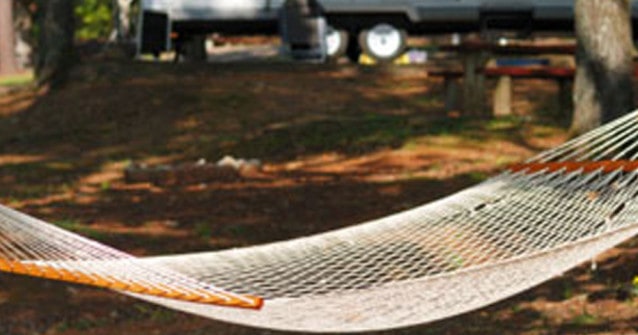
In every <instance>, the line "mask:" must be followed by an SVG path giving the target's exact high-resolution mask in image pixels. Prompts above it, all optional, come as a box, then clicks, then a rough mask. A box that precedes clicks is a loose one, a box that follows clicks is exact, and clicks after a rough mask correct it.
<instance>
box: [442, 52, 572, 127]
mask: <svg viewBox="0 0 638 335" xmlns="http://www.w3.org/2000/svg"><path fill="white" fill-rule="evenodd" d="M439 49H440V50H442V51H447V52H455V53H457V54H459V56H460V58H461V62H462V68H451V69H439V70H433V71H431V72H430V75H432V76H440V77H443V78H444V79H445V105H446V108H447V109H448V110H451V109H461V110H463V111H464V112H466V113H468V114H475V115H476V114H478V115H482V114H483V111H484V110H485V109H486V103H485V90H486V89H485V79H486V77H493V78H497V80H498V82H497V85H496V90H495V92H494V104H493V106H492V111H493V113H494V114H495V115H507V114H511V96H512V79H513V78H538V79H548V80H554V81H556V82H557V84H558V86H559V97H558V99H559V108H561V110H565V109H566V108H567V107H568V106H569V101H570V99H571V98H570V96H571V94H570V92H571V90H570V86H571V85H570V84H571V82H572V79H573V77H574V73H575V69H574V68H572V67H567V66H551V65H543V66H535V67H525V66H512V65H509V66H494V67H487V64H488V61H489V60H491V59H493V58H495V57H497V56H501V55H507V56H514V57H525V56H539V55H573V54H574V53H575V51H576V46H575V44H571V43H570V44H547V45H533V44H506V45H501V44H494V43H487V42H482V41H472V40H470V41H465V42H463V43H460V44H454V45H452V44H451V45H443V46H440V47H439ZM459 78H463V86H462V92H461V94H462V99H459V98H460V94H459V92H458V91H459V89H458V87H457V86H458V85H457V84H456V82H457V81H458V79H459ZM459 100H462V101H463V105H462V107H460V108H459V107H458V101H459Z"/></svg>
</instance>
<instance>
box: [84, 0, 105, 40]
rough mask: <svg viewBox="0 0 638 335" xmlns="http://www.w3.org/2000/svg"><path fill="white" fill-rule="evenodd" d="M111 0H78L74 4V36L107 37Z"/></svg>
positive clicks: (87, 37)
mask: <svg viewBox="0 0 638 335" xmlns="http://www.w3.org/2000/svg"><path fill="white" fill-rule="evenodd" d="M112 6H113V2H112V1H111V0H78V1H76V5H75V15H76V33H75V34H76V38H78V39H80V40H88V39H104V38H108V36H109V33H110V32H111V29H112V25H113V22H112V16H111V12H112Z"/></svg>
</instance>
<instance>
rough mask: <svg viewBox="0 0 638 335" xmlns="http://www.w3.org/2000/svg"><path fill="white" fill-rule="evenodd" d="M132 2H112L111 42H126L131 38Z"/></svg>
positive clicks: (129, 0)
mask: <svg viewBox="0 0 638 335" xmlns="http://www.w3.org/2000/svg"><path fill="white" fill-rule="evenodd" d="M132 3H133V0H113V31H112V32H111V36H110V38H109V40H110V41H111V42H117V43H123V42H128V41H129V40H130V38H131V5H132Z"/></svg>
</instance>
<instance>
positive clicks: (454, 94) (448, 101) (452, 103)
mask: <svg viewBox="0 0 638 335" xmlns="http://www.w3.org/2000/svg"><path fill="white" fill-rule="evenodd" d="M444 80H445V81H444V83H443V85H444V86H445V88H444V89H445V111H446V112H457V111H459V109H460V107H461V105H460V103H459V102H460V101H459V98H460V97H459V90H460V89H459V81H458V77H455V76H445V79H444Z"/></svg>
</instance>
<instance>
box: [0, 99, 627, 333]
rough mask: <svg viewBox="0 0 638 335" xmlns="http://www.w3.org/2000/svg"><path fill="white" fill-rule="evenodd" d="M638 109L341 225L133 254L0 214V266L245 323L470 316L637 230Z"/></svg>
mask: <svg viewBox="0 0 638 335" xmlns="http://www.w3.org/2000/svg"><path fill="white" fill-rule="evenodd" d="M637 197H638V111H637V112H633V113H630V114H628V115H626V116H625V117H622V118H620V119H618V120H616V121H614V122H612V123H609V124H607V125H605V126H602V127H600V128H598V129H596V130H594V131H592V132H590V133H588V134H586V135H583V136H581V137H578V138H576V139H574V140H572V141H570V142H568V143H566V144H564V145H562V146H560V147H558V148H555V149H553V150H550V151H547V152H544V153H542V154H540V155H538V156H537V157H535V158H532V159H530V160H529V161H527V162H525V163H521V164H518V165H515V166H512V167H510V168H508V169H507V170H506V171H504V172H503V173H501V174H500V175H497V176H495V177H493V178H491V179H489V180H487V181H485V182H483V183H481V184H479V185H477V186H474V187H472V188H469V189H466V190H464V191H461V192H459V193H456V194H453V195H451V196H448V197H446V198H444V199H441V200H438V201H435V202H433V203H429V204H426V205H423V206H421V207H418V208H415V209H412V210H409V211H406V212H403V213H398V214H395V215H392V216H389V217H386V218H382V219H378V220H374V221H371V222H368V223H363V224H360V225H357V226H354V227H351V228H346V229H342V230H338V231H334V232H329V233H324V234H320V235H316V236H311V237H306V238H300V239H296V240H291V241H286V242H279V243H273V244H269V245H264V246H257V247H250V248H244V249H233V250H227V251H221V252H210V253H197V254H185V255H174V256H163V257H149V258H135V257H132V256H130V255H127V254H125V253H123V252H120V251H117V250H115V249H113V248H110V247H108V246H105V245H102V244H100V243H98V242H95V241H92V240H89V239H87V238H84V237H81V236H78V235H76V234H73V233H70V232H67V231H64V230H62V229H60V228H57V227H55V226H53V225H50V224H47V223H45V222H43V221H40V220H38V219H35V218H32V217H29V216H27V215H25V214H22V213H19V212H17V211H15V210H12V209H9V208H6V207H0V270H3V271H7V272H12V273H17V274H24V275H31V276H38V277H43V278H49V279H56V280H65V281H69V282H75V283H80V284H87V285H93V286H98V287H103V288H109V289H113V290H116V291H118V292H121V293H124V294H128V295H131V296H134V297H136V298H139V299H142V300H146V301H149V302H152V303H155V304H159V305H163V306H166V307H168V308H172V309H176V310H180V311H184V312H189V313H193V314H197V315H200V316H204V317H208V318H212V319H216V320H222V321H227V322H232V323H237V324H243V325H247V326H254V327H261V328H269V329H279V330H292V331H303V332H364V331H373V330H383V329H392V328H399V327H406V326H412V325H416V324H423V323H427V322H432V321H435V320H439V319H443V318H446V317H450V316H454V315H457V314H460V313H464V312H467V311H470V310H473V309H477V308H480V307H483V306H486V305H488V304H491V303H494V302H496V301H499V300H502V299H504V298H507V297H510V296H512V295H515V294H517V293H520V292H522V291H524V290H527V289H529V288H531V287H533V286H536V285H538V284H539V283H542V282H544V281H546V280H548V279H550V278H553V277H555V276H557V275H560V274H562V273H563V272H565V271H567V270H569V269H570V268H573V267H575V266H577V265H579V264H581V263H583V262H585V261H588V260H590V259H592V258H593V257H595V256H596V255H597V254H599V253H601V252H603V251H605V250H607V249H609V248H611V247H613V246H614V245H616V244H618V243H621V242H622V241H624V240H626V239H628V238H630V237H632V236H634V235H635V234H636V233H638V203H637Z"/></svg>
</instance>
